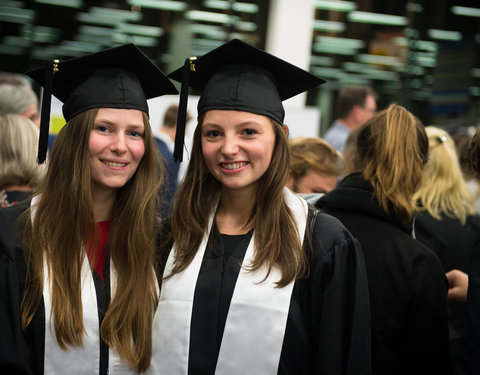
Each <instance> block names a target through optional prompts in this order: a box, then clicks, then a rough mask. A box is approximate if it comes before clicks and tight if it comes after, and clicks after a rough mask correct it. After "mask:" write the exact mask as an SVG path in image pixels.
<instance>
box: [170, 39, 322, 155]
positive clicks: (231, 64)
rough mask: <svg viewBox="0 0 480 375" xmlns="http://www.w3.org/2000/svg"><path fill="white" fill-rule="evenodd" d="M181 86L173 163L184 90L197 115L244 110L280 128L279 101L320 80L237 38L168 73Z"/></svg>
mask: <svg viewBox="0 0 480 375" xmlns="http://www.w3.org/2000/svg"><path fill="white" fill-rule="evenodd" d="M169 77H170V78H172V79H173V80H175V81H179V82H182V88H181V92H180V105H179V107H180V108H179V115H178V122H177V133H176V135H175V152H174V158H175V159H176V160H180V161H181V160H182V156H183V138H184V133H185V116H186V102H187V96H188V86H190V87H193V88H195V89H197V90H201V91H202V94H201V97H200V100H199V102H198V116H201V115H202V114H203V113H205V112H206V111H208V110H210V109H227V110H237V111H246V112H251V113H255V114H259V115H264V116H267V117H270V118H272V119H274V120H276V121H277V122H279V123H280V124H283V120H284V117H285V110H284V109H283V105H282V101H283V100H286V99H288V98H291V97H292V96H295V95H297V94H300V93H302V92H304V91H307V90H309V89H311V88H313V87H316V86H318V85H321V84H322V83H324V82H325V81H324V80H323V79H321V78H318V77H316V76H314V75H312V74H310V73H308V72H307V71H305V70H303V69H301V68H299V67H297V66H295V65H292V64H290V63H288V62H286V61H284V60H282V59H280V58H278V57H275V56H273V55H271V54H269V53H267V52H265V51H263V50H261V49H259V48H256V47H253V46H251V45H249V44H247V43H245V42H242V41H241V40H239V39H233V40H231V41H230V42H228V43H225V44H223V45H221V46H220V47H218V48H216V49H214V50H212V51H210V52H208V53H207V54H205V55H203V56H201V57H199V58H189V59H186V60H185V64H184V67H183V68H179V69H177V70H175V71H174V72H172V73H170V74H169Z"/></svg>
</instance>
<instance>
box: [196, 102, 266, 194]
mask: <svg viewBox="0 0 480 375" xmlns="http://www.w3.org/2000/svg"><path fill="white" fill-rule="evenodd" d="M201 143H202V152H203V158H204V160H205V164H206V166H207V168H208V170H209V171H210V173H211V174H212V175H213V176H214V177H215V178H216V179H217V180H218V181H219V182H220V184H221V185H222V188H223V189H229V190H238V189H252V188H253V189H254V190H255V191H256V189H257V184H258V180H259V179H260V178H261V177H262V176H263V174H264V173H265V171H266V170H267V169H268V167H269V165H270V161H271V159H272V154H273V149H274V146H275V133H274V130H273V124H272V122H271V120H270V119H269V118H268V117H266V116H261V115H256V114H253V113H249V112H242V111H231V110H210V111H207V112H206V113H205V117H204V119H203V122H202V132H201Z"/></svg>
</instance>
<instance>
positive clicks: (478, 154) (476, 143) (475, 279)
mask: <svg viewBox="0 0 480 375" xmlns="http://www.w3.org/2000/svg"><path fill="white" fill-rule="evenodd" d="M467 155H468V156H467V158H468V160H469V161H470V168H471V170H472V171H474V172H475V173H476V177H477V178H480V127H478V128H477V129H476V131H475V134H474V135H473V137H472V139H471V141H470V144H469V146H468V152H467ZM447 278H448V282H449V293H448V295H449V298H451V299H455V300H458V301H466V302H467V307H466V310H467V313H466V321H465V329H464V330H463V332H462V338H461V340H460V346H459V350H458V353H457V356H456V358H455V370H456V373H457V375H476V374H478V369H480V357H479V355H478V353H480V235H477V237H476V239H475V241H474V244H473V246H472V250H471V252H470V259H469V265H468V273H465V272H463V271H461V270H457V269H454V270H451V271H449V272H448V273H447Z"/></svg>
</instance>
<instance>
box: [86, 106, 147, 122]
mask: <svg viewBox="0 0 480 375" xmlns="http://www.w3.org/2000/svg"><path fill="white" fill-rule="evenodd" d="M95 121H110V122H114V123H119V124H123V123H130V124H132V125H142V126H143V125H144V121H143V112H142V111H140V110H138V109H124V108H99V109H98V112H97V115H96V116H95Z"/></svg>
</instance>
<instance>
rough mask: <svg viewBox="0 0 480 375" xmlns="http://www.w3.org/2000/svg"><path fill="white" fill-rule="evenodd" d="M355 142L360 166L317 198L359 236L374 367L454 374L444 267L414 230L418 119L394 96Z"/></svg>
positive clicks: (422, 148) (423, 153)
mask: <svg viewBox="0 0 480 375" xmlns="http://www.w3.org/2000/svg"><path fill="white" fill-rule="evenodd" d="M353 150H354V151H355V152H356V153H357V155H356V156H355V158H354V160H355V162H354V163H352V164H351V165H353V166H355V165H356V166H357V167H358V170H357V171H354V173H350V174H349V175H347V176H346V177H344V178H343V179H342V181H341V182H340V184H339V186H337V187H336V188H335V189H334V190H332V191H331V192H330V193H327V194H325V195H324V196H323V197H321V198H320V199H319V200H318V201H317V203H316V206H317V207H318V208H320V209H321V210H323V211H324V212H326V213H328V214H331V215H333V216H335V217H336V218H338V219H339V220H340V221H341V222H342V223H343V224H344V225H345V227H346V228H347V229H348V230H349V231H350V232H351V233H352V235H353V236H354V237H355V238H357V239H358V240H359V242H360V244H361V247H362V251H363V254H364V257H365V263H366V267H367V276H368V287H369V295H370V309H371V328H372V368H373V372H372V374H374V375H383V374H389V375H397V374H398V375H400V374H402V375H407V374H408V375H412V374H418V375H420V374H421V375H425V374H432V375H433V374H436V375H438V374H452V373H453V372H452V371H453V368H452V362H451V356H450V352H449V337H448V309H447V284H446V279H445V273H444V270H443V267H442V265H441V263H440V261H439V259H438V257H437V256H436V255H435V253H434V252H433V251H432V250H430V249H429V248H427V247H426V246H425V245H423V244H422V243H420V242H418V241H417V240H415V239H414V238H413V237H412V219H413V215H414V207H413V201H412V197H413V194H414V193H415V191H416V189H417V188H418V186H419V185H420V182H421V178H422V168H423V165H424V163H426V162H427V160H428V138H427V135H426V134H425V130H424V128H423V125H422V124H421V122H420V121H419V120H418V119H417V118H416V117H415V116H414V115H413V114H411V113H410V112H409V111H407V110H406V109H405V108H403V107H401V106H399V105H396V104H392V105H390V106H389V107H388V108H387V109H386V110H383V111H381V112H379V113H377V114H376V115H375V116H374V117H373V118H371V119H370V120H369V121H368V122H367V123H366V124H365V125H364V126H362V127H361V128H360V129H359V131H358V134H357V135H356V146H355V147H354V148H353Z"/></svg>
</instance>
